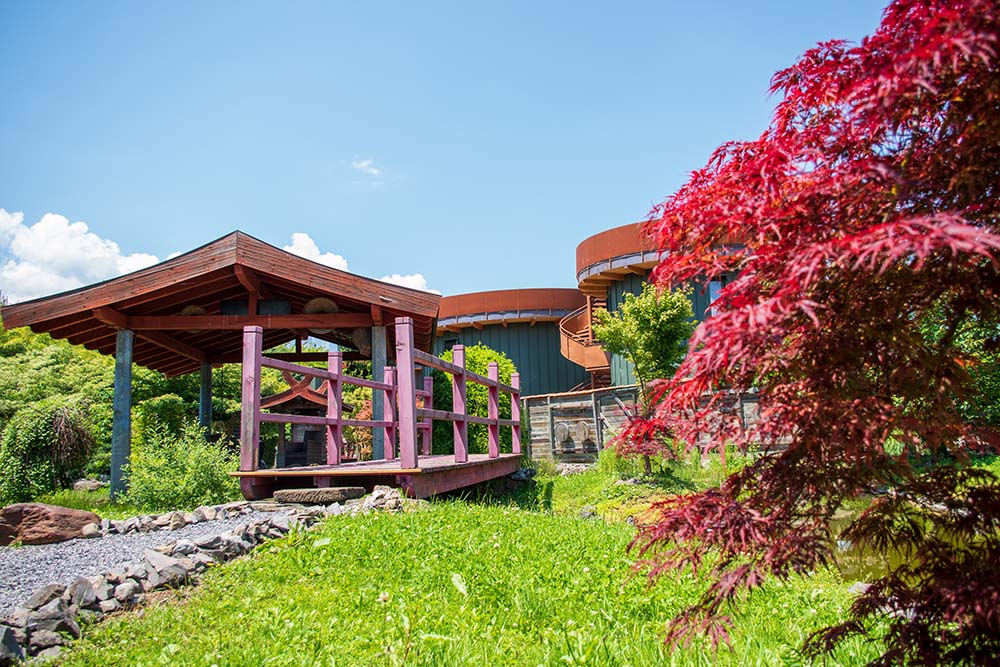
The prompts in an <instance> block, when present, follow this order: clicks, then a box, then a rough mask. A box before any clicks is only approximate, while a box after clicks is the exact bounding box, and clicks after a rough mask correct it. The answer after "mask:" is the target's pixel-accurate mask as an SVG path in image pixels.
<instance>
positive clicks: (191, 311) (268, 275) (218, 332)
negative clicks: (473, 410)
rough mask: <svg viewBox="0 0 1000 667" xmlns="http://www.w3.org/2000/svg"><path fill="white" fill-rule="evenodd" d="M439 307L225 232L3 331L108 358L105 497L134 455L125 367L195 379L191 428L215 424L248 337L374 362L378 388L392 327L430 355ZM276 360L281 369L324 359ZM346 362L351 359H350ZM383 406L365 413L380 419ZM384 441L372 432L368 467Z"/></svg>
mask: <svg viewBox="0 0 1000 667" xmlns="http://www.w3.org/2000/svg"><path fill="white" fill-rule="evenodd" d="M439 300H440V297H439V296H437V295H435V294H431V293H428V292H422V291H418V290H413V289H409V288H405V287H399V286H397V285H392V284H389V283H385V282H381V281H378V280H373V279H370V278H364V277H361V276H357V275H353V274H350V273H347V272H345V271H339V270H337V269H333V268H330V267H327V266H323V265H321V264H317V263H315V262H312V261H310V260H307V259H303V258H302V257H298V256H296V255H293V254H291V253H288V252H286V251H284V250H281V249H279V248H276V247H274V246H271V245H269V244H267V243H264V242H263V241H260V240H258V239H255V238H253V237H252V236H249V235H247V234H245V233H243V232H239V231H237V232H233V233H231V234H229V235H227V236H224V237H222V238H220V239H218V240H215V241H212V242H211V243H208V244H206V245H204V246H202V247H200V248H197V249H195V250H192V251H190V252H187V253H185V254H183V255H179V256H177V257H174V258H172V259H168V260H166V261H164V262H161V263H159V264H156V265H154V266H151V267H149V268H146V269H142V270H140V271H136V272H134V273H130V274H127V275H124V276H120V277H118V278H113V279H111V280H107V281H105V282H102V283H97V284H95V285H90V286H87V287H83V288H80V289H77V290H73V291H70V292H64V293H62V294H56V295H54V296H49V297H45V298H41V299H35V300H33V301H27V302H24V303H18V304H14V305H10V306H6V307H4V309H3V324H4V326H5V327H7V328H13V327H20V326H30V327H31V329H32V330H33V331H35V332H37V333H47V334H50V335H51V336H52V337H53V338H60V339H65V340H68V341H69V342H71V343H74V344H78V345H83V346H84V347H87V348H89V349H92V350H98V351H99V352H102V353H104V354H113V355H114V356H115V360H116V362H115V397H114V423H113V429H112V492H113V493H116V492H118V491H120V490H122V488H123V487H122V478H121V465H122V464H123V463H125V462H126V461H127V460H128V457H129V455H130V450H131V444H130V437H131V418H130V412H131V402H132V401H131V393H132V392H131V382H132V364H133V363H136V364H139V365H141V366H145V367H147V368H150V369H153V370H157V371H161V372H163V373H165V374H166V375H168V376H174V375H181V374H185V373H191V372H196V371H199V372H200V373H201V381H202V385H201V397H200V398H201V400H200V410H199V417H200V420H201V421H202V423H203V424H207V423H208V422H209V421H210V420H211V396H212V387H211V382H212V374H211V369H212V366H213V365H218V364H222V363H230V362H240V361H242V360H243V358H244V356H243V352H244V350H243V342H244V328H245V327H260V329H261V332H262V336H261V338H262V340H261V345H262V347H263V348H264V349H267V348H271V347H274V346H277V345H281V344H283V343H288V342H290V341H301V340H302V339H304V338H306V337H309V336H311V337H314V338H319V339H322V340H326V341H329V342H331V343H336V344H337V345H338V346H340V347H341V349H345V350H347V352H346V353H345V356H344V358H345V359H350V358H364V359H371V361H372V376H373V378H375V379H379V380H381V379H382V378H383V374H384V368H385V367H386V362H387V361H389V360H390V359H392V358H393V357H394V350H395V334H394V328H393V326H392V325H393V322H394V319H395V318H401V317H405V318H410V321H412V324H413V326H412V334H411V335H412V340H413V343H412V345H413V346H414V348H415V349H417V350H418V351H424V352H426V351H428V350H430V347H431V340H432V336H433V332H434V323H435V319H436V317H437V311H438V303H439ZM296 349H297V351H296V352H293V353H285V354H272V355H270V356H271V357H272V358H279V359H282V360H284V361H287V362H293V361H300V362H301V361H317V360H319V359H322V360H324V361H325V360H326V359H327V354H326V353H307V352H306V353H303V352H301V347H300V346H299V345H297V347H296ZM351 350H353V351H354V352H353V353H352V352H351ZM383 407H384V406H383V405H382V403H381V402H378V401H376V402H375V404H374V405H373V412H374V414H373V419H375V420H381V419H382V410H383ZM384 435H385V434H384V433H383V432H382V431H381V430H380V429H375V430H374V443H373V449H374V450H375V451H374V456H375V458H378V459H381V458H382V457H383V447H384Z"/></svg>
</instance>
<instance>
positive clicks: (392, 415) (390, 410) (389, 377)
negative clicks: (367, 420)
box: [373, 366, 396, 461]
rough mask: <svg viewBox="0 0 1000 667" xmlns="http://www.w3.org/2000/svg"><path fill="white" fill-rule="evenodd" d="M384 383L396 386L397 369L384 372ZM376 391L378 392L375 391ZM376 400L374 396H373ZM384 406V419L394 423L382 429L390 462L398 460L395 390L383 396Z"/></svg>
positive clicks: (386, 392) (386, 453) (386, 455)
mask: <svg viewBox="0 0 1000 667" xmlns="http://www.w3.org/2000/svg"><path fill="white" fill-rule="evenodd" d="M382 381H383V382H385V383H386V384H391V385H392V386H393V387H395V386H396V369H395V368H393V367H392V366H386V367H385V370H384V371H383V372H382ZM373 391H376V390H373ZM373 398H374V394H373ZM382 405H383V406H384V407H385V410H383V412H382V414H383V415H385V416H384V417H383V419H385V420H386V421H387V422H392V425H391V426H386V427H384V428H383V429H382V431H383V433H384V434H385V459H386V460H387V461H388V460H390V459H394V458H396V391H395V389H389V390H387V391H385V392H383V394H382Z"/></svg>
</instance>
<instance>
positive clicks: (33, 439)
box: [0, 397, 94, 503]
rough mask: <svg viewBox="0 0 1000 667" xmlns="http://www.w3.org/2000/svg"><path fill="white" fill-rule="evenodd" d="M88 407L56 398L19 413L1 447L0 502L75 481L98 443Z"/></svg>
mask: <svg viewBox="0 0 1000 667" xmlns="http://www.w3.org/2000/svg"><path fill="white" fill-rule="evenodd" d="M85 408H86V406H85V405H84V403H83V402H82V401H81V400H79V399H76V398H69V399H67V398H62V397H53V398H49V399H46V400H44V401H40V402H38V403H36V404H34V405H30V406H27V407H24V408H21V409H20V410H18V411H17V413H16V414H15V415H14V417H13V418H12V419H11V420H10V423H8V424H7V428H6V429H5V430H4V434H3V441H2V445H0V502H3V503H11V502H15V503H16V502H28V501H31V500H33V499H34V498H35V497H37V496H39V495H41V494H43V493H46V492H48V491H53V490H55V489H57V488H60V487H63V486H67V485H69V484H70V483H72V482H73V479H74V478H75V477H77V476H78V475H79V474H80V472H81V470H82V469H83V466H84V465H85V464H86V462H87V458H88V457H89V456H90V452H91V449H92V448H93V444H94V440H93V436H92V435H91V432H90V424H89V423H88V420H87V416H86V410H85Z"/></svg>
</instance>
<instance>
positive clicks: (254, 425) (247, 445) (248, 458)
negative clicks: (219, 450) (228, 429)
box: [240, 327, 264, 472]
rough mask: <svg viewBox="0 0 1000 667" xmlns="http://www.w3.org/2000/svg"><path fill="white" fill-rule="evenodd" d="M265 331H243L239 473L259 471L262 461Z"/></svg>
mask: <svg viewBox="0 0 1000 667" xmlns="http://www.w3.org/2000/svg"><path fill="white" fill-rule="evenodd" d="M263 344H264V330H263V329H262V328H260V327H243V385H242V404H241V409H240V470H241V471H243V472H250V471H253V470H257V467H258V461H259V459H260V456H259V451H260V358H261V353H262V349H263Z"/></svg>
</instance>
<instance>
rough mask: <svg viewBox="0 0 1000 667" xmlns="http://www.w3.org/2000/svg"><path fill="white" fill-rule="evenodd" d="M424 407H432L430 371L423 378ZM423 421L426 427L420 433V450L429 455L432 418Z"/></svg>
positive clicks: (432, 395)
mask: <svg viewBox="0 0 1000 667" xmlns="http://www.w3.org/2000/svg"><path fill="white" fill-rule="evenodd" d="M424 408H426V409H427V410H433V409H434V376H433V375H431V374H430V373H428V375H427V377H425V378H424ZM424 422H425V423H427V425H428V428H425V429H423V432H422V433H421V434H420V435H421V444H422V449H421V451H422V452H423V453H424V454H425V455H427V456H430V453H431V451H432V446H431V443H432V438H433V435H434V420H433V419H425V420H424Z"/></svg>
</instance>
